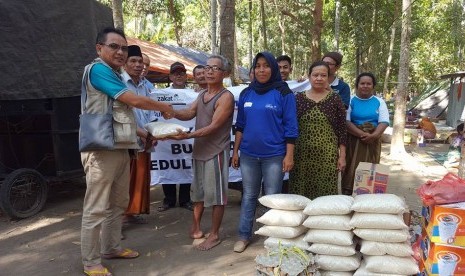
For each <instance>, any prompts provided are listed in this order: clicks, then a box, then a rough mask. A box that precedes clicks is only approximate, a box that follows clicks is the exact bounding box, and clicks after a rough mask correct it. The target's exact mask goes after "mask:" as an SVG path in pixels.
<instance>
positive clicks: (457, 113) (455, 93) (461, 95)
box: [441, 72, 465, 128]
mask: <svg viewBox="0 0 465 276" xmlns="http://www.w3.org/2000/svg"><path fill="white" fill-rule="evenodd" d="M441 79H449V84H450V88H449V92H448V97H449V108H448V113H447V119H446V123H447V125H448V126H451V127H454V128H455V127H456V126H457V125H458V124H460V122H463V121H464V120H465V114H464V113H465V112H464V111H465V110H464V107H465V87H464V85H463V82H464V81H465V72H457V73H452V74H447V75H443V76H441Z"/></svg>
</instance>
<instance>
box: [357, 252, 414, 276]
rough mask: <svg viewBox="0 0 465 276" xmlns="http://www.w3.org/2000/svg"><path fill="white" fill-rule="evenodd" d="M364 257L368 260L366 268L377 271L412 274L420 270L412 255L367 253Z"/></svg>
mask: <svg viewBox="0 0 465 276" xmlns="http://www.w3.org/2000/svg"><path fill="white" fill-rule="evenodd" d="M363 258H364V259H365V261H366V269H367V270H368V271H371V272H375V273H391V274H402V275H412V274H417V273H418V272H420V270H419V269H418V265H417V262H416V261H415V259H414V258H412V257H396V256H390V255H384V256H367V255H365V256H364V257H363Z"/></svg>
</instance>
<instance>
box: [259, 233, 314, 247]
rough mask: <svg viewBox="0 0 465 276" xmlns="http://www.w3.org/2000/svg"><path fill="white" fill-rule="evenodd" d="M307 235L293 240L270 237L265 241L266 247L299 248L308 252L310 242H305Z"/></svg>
mask: <svg viewBox="0 0 465 276" xmlns="http://www.w3.org/2000/svg"><path fill="white" fill-rule="evenodd" d="M304 237H305V235H300V236H298V237H296V238H293V239H282V238H273V237H269V238H268V239H266V240H265V247H266V248H268V249H273V248H278V247H279V245H281V246H287V247H292V246H295V247H298V248H300V249H303V250H308V248H309V245H308V242H306V241H304Z"/></svg>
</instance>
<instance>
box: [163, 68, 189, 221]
mask: <svg viewBox="0 0 465 276" xmlns="http://www.w3.org/2000/svg"><path fill="white" fill-rule="evenodd" d="M170 80H171V81H172V82H173V83H172V84H171V86H170V88H172V89H184V88H186V82H187V75H186V67H185V66H184V64H182V63H181V62H175V63H173V64H171V67H170ZM162 187H163V193H164V194H165V198H164V199H163V204H162V205H160V206H158V211H159V212H163V211H166V210H168V209H170V208H173V207H175V206H176V184H163V185H162ZM190 193H191V184H190V183H181V184H179V196H178V199H179V207H181V208H185V209H187V210H190V211H193V210H194V207H193V205H192V202H191V195H190Z"/></svg>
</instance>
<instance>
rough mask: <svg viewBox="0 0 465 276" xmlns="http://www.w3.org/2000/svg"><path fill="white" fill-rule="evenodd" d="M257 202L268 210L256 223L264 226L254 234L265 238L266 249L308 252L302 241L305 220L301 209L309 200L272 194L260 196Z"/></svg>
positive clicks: (296, 196)
mask: <svg viewBox="0 0 465 276" xmlns="http://www.w3.org/2000/svg"><path fill="white" fill-rule="evenodd" d="M258 201H259V202H260V203H261V204H262V205H263V206H265V207H267V208H270V210H269V211H267V212H266V213H265V214H263V216H261V217H259V218H258V219H257V222H259V223H262V224H264V226H262V227H261V228H260V229H258V230H257V231H256V232H255V234H257V235H262V236H267V237H269V238H268V239H266V240H265V247H266V248H268V249H272V248H277V247H279V246H280V245H281V246H289V247H291V246H296V247H298V248H301V249H303V250H308V244H307V243H306V242H304V241H303V237H304V235H305V231H306V228H305V227H304V226H302V222H303V221H304V220H305V219H306V218H307V216H306V215H304V213H303V209H304V208H305V207H306V206H307V204H308V203H309V202H310V199H308V198H306V197H304V196H301V195H294V194H274V195H266V196H262V197H260V198H259V199H258Z"/></svg>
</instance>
